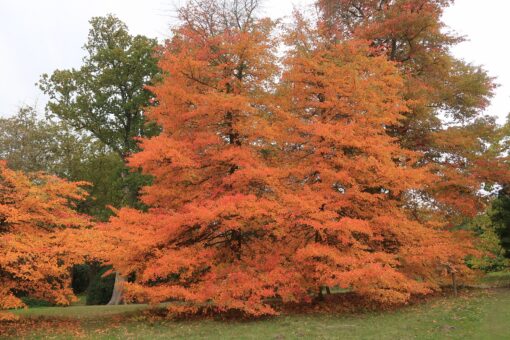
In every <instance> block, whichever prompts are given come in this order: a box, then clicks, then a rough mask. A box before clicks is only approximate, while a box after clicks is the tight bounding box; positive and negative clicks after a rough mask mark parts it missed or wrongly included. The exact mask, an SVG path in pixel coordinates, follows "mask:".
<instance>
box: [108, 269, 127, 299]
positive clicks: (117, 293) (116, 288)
mask: <svg viewBox="0 0 510 340" xmlns="http://www.w3.org/2000/svg"><path fill="white" fill-rule="evenodd" d="M124 282H126V278H125V277H124V276H122V275H120V274H119V273H118V272H115V284H114V285H113V293H112V297H111V299H110V301H109V302H108V305H119V304H120V303H121V302H123V296H122V293H123V292H124Z"/></svg>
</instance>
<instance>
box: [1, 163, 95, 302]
mask: <svg viewBox="0 0 510 340" xmlns="http://www.w3.org/2000/svg"><path fill="white" fill-rule="evenodd" d="M80 185H81V183H71V182H67V181H65V180H62V179H59V178H57V177H55V176H49V175H44V174H32V175H24V174H23V173H21V172H16V171H12V170H10V169H8V168H7V166H6V163H5V162H0V309H10V308H19V307H23V306H24V304H23V302H22V301H21V300H20V298H19V296H20V294H22V295H25V296H27V295H28V296H30V297H34V298H37V299H42V300H46V301H50V302H53V303H56V304H61V305H67V304H69V303H70V302H71V301H72V299H73V298H74V295H73V292H72V290H71V287H70V269H71V266H72V265H73V264H76V263H81V261H82V259H83V257H82V256H83V252H78V251H76V249H78V248H81V247H78V245H79V244H80V240H79V239H76V235H73V234H72V233H70V232H68V229H69V228H80V227H84V226H87V225H89V221H88V219H87V218H86V217H84V216H82V215H80V214H78V213H76V212H75V211H74V207H75V204H76V202H78V201H80V200H82V199H84V198H85V195H86V192H85V191H84V190H82V189H81V188H80Z"/></svg>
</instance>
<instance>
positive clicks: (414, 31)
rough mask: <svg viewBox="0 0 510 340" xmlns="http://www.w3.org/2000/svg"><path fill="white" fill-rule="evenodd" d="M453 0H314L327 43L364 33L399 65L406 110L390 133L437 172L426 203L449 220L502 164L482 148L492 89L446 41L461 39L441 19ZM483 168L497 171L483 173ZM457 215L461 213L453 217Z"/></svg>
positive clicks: (477, 204) (488, 137) (473, 205)
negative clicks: (421, 153) (447, 215)
mask: <svg viewBox="0 0 510 340" xmlns="http://www.w3.org/2000/svg"><path fill="white" fill-rule="evenodd" d="M452 3H453V0H318V1H317V4H318V7H319V9H320V13H321V16H322V33H323V36H325V37H327V38H328V39H329V40H330V41H343V40H346V39H352V38H357V39H365V40H368V41H369V42H370V43H371V46H372V47H374V48H375V49H376V51H377V52H375V53H378V54H383V55H386V56H387V58H388V59H389V60H391V61H394V62H396V63H397V66H398V67H399V69H400V71H401V74H402V76H403V77H404V79H405V87H406V90H405V97H406V98H407V99H408V100H409V102H408V105H409V107H410V111H409V112H407V113H404V116H405V118H404V119H403V120H402V124H399V125H396V126H394V127H393V128H392V129H391V130H389V131H390V132H391V134H392V135H393V136H395V137H397V138H399V140H400V142H401V144H402V146H404V147H405V148H409V149H412V150H417V151H421V152H423V158H422V164H429V165H433V166H434V167H435V171H436V173H437V174H438V175H440V176H441V177H442V179H443V180H442V181H440V182H438V185H433V186H430V188H429V190H428V192H427V196H428V198H427V197H425V196H424V197H422V199H426V200H429V202H430V204H435V205H438V206H439V207H440V208H441V209H443V210H446V209H450V216H449V219H450V220H451V221H452V222H453V223H458V222H460V221H461V220H462V216H463V215H466V214H470V215H474V214H475V213H476V212H477V211H479V210H480V208H481V207H482V205H483V204H482V203H483V202H482V201H481V200H480V197H479V196H478V193H479V189H480V188H481V186H482V185H483V184H489V183H491V182H494V181H498V180H500V177H501V173H502V172H504V171H499V170H501V169H502V168H501V164H500V162H499V161H498V160H497V159H496V158H495V157H493V156H494V155H489V154H487V153H486V152H487V146H488V145H490V144H491V143H494V142H495V141H494V136H495V135H496V134H495V127H496V126H495V123H494V119H493V118H491V117H487V116H485V115H484V112H483V111H484V109H485V108H486V107H487V105H488V104H489V100H490V98H491V96H492V91H493V89H494V86H495V85H494V83H493V79H491V78H490V77H489V76H488V75H487V72H486V71H484V70H483V69H482V68H481V67H477V66H474V65H470V64H467V63H465V62H464V61H462V60H459V59H456V58H455V57H453V56H452V54H451V53H450V47H451V46H454V45H455V44H457V43H459V42H461V41H462V38H460V37H458V36H455V35H453V34H451V33H449V32H448V31H447V29H446V27H445V25H444V23H443V22H442V21H441V15H442V13H443V10H444V8H445V7H447V6H449V5H450V4H452ZM487 168H490V169H495V170H496V171H493V172H490V171H487ZM459 217H460V218H459Z"/></svg>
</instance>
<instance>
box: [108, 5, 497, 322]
mask: <svg viewBox="0 0 510 340" xmlns="http://www.w3.org/2000/svg"><path fill="white" fill-rule="evenodd" d="M256 8H257V1H253V0H252V1H248V0H247V1H222V2H221V1H218V2H216V1H212V2H211V1H190V2H188V4H187V6H185V7H183V8H182V9H181V11H180V18H181V20H182V24H181V26H179V27H177V28H175V30H174V36H173V38H172V39H171V40H170V41H168V43H167V45H166V46H165V48H164V51H163V55H162V59H161V61H160V67H161V69H162V70H163V73H164V79H163V80H162V82H161V83H160V84H158V85H156V86H153V87H151V88H150V89H151V90H152V92H153V93H154V95H155V97H156V98H157V105H156V106H154V107H151V108H149V109H148V111H147V113H146V114H147V116H148V117H149V118H150V119H152V120H154V121H155V122H156V123H157V124H158V125H159V126H161V128H162V133H161V134H160V135H159V136H157V137H152V138H141V140H140V147H141V149H142V151H141V152H139V153H137V154H135V155H133V156H132V157H131V158H130V165H131V166H132V167H133V168H135V169H138V168H141V169H142V170H143V172H144V173H146V174H149V175H151V176H153V178H154V182H153V185H152V186H149V187H145V188H144V189H143V195H142V201H143V203H144V204H145V205H147V206H148V207H150V208H149V209H148V211H146V212H141V211H138V210H135V209H131V208H123V209H121V210H119V211H118V212H117V216H116V217H113V218H112V219H111V220H110V222H109V223H107V224H103V225H101V226H99V229H100V230H101V231H102V232H104V233H105V235H108V243H109V245H110V246H111V250H110V251H108V254H109V257H110V261H111V264H112V265H113V266H114V268H115V270H117V271H119V272H120V273H122V274H123V275H130V274H133V277H135V280H134V282H131V283H127V284H126V286H127V287H126V288H127V290H126V299H128V300H137V301H148V302H151V303H158V302H162V301H168V300H172V299H176V300H181V301H183V303H181V304H172V305H171V307H169V308H170V309H171V310H173V311H176V312H198V311H202V310H212V311H215V312H225V311H232V310H237V311H242V312H244V313H246V314H247V315H253V316H259V315H267V314H274V313H276V312H277V311H276V310H275V308H274V307H273V305H272V303H271V302H274V301H283V302H284V303H286V302H298V303H303V302H309V301H311V299H312V298H313V296H314V295H316V294H317V293H318V292H319V290H320V289H321V287H323V286H328V287H333V286H337V287H341V288H346V289H351V290H353V291H354V293H355V294H357V295H359V296H361V297H363V298H366V299H370V300H372V301H377V302H379V303H382V304H386V305H391V304H398V303H405V302H406V301H408V300H409V299H410V297H411V295H413V294H427V293H431V292H433V291H434V290H438V289H439V288H440V286H441V285H442V284H444V280H445V277H446V275H445V274H446V272H447V271H448V270H455V271H456V272H457V273H458V275H459V277H462V276H463V275H468V274H469V269H468V268H467V267H466V266H465V264H464V258H465V257H466V256H467V255H468V254H473V253H475V251H474V250H473V247H472V244H471V240H470V238H469V235H468V234H467V233H465V232H463V231H460V230H453V229H452V228H451V226H452V224H451V222H450V221H451V218H450V217H451V215H452V214H453V212H455V213H457V212H458V211H459V209H460V207H458V205H456V203H458V202H457V201H455V200H453V198H451V199H450V198H448V197H445V196H444V195H442V194H444V193H445V192H446V191H442V190H446V187H451V186H454V187H455V188H457V186H455V183H457V184H458V189H459V190H460V191H462V190H463V189H462V188H463V187H464V185H465V184H466V183H467V184H466V186H467V187H469V188H470V190H471V191H469V192H470V193H472V194H473V199H477V197H476V195H474V193H473V191H476V190H477V188H479V185H480V181H478V182H473V181H474V179H473V178H474V177H475V176H470V181H471V182H469V181H468V182H466V181H467V180H465V178H464V176H461V175H462V171H459V173H458V174H457V175H455V176H454V175H450V173H451V174H456V172H455V171H457V170H455V169H456V168H455V164H454V163H453V161H451V160H448V159H449V158H448V157H447V156H449V155H450V154H449V153H446V152H443V151H440V150H438V151H437V153H436V154H435V156H431V157H427V154H428V153H429V152H432V151H431V150H432V147H430V149H426V150H420V149H419V148H415V147H410V146H407V145H406V144H405V143H403V136H404V135H403V134H402V133H401V132H398V131H400V129H402V128H404V127H405V124H407V123H408V122H409V120H411V121H412V120H413V119H414V118H413V117H415V115H417V114H418V113H417V112H416V110H417V109H416V106H415V105H416V103H417V102H418V101H417V100H416V99H415V98H409V96H408V95H407V94H409V93H408V90H409V88H412V87H413V86H414V85H412V86H410V84H409V78H406V77H405V76H404V75H402V72H401V69H400V66H401V64H400V63H399V61H397V60H394V59H391V58H388V56H387V55H385V54H384V53H380V48H379V47H378V46H374V44H373V43H372V42H371V41H370V40H369V39H368V40H367V37H351V36H350V37H349V38H342V39H330V37H329V36H328V35H327V34H325V33H324V31H323V29H322V28H321V25H320V24H319V25H316V24H315V23H314V22H311V23H310V22H308V20H307V19H305V18H303V17H301V16H300V15H299V14H298V15H296V18H295V20H294V24H293V25H292V26H291V27H287V28H286V31H285V33H284V34H282V32H281V31H279V30H277V29H276V27H277V26H276V24H275V23H274V22H272V21H271V20H270V19H267V18H258V17H257V16H256V15H255V11H256ZM281 43H286V44H287V48H286V49H285V52H284V56H283V58H282V57H279V55H278V53H277V52H278V51H277V47H278V46H279V45H280V44H281ZM482 77H483V75H482ZM487 91H489V90H487ZM486 94H487V93H482V94H481V95H480V98H482V99H483V98H485V97H484V95H486ZM426 106H427V105H424V107H426ZM481 106H483V104H482V103H481V104H480V107H481ZM430 115H432V116H433V114H432V113H430ZM429 118H430V116H429ZM423 130H424V131H425V130H426V129H425V128H424V129H423ZM396 131H397V132H396ZM438 138H439V137H438ZM438 140H439V139H436V140H435V142H434V143H436V144H434V145H436V146H437V145H438V144H437V143H438V142H437V141H438ZM461 151H462V150H461ZM467 153H468V152H466V153H465V154H467ZM472 153H475V152H474V151H473V152H472ZM440 155H442V158H441V157H440ZM434 157H435V158H434ZM455 157H456V156H455V155H453V156H452V159H456V158H455ZM439 158H441V159H443V160H445V159H446V161H445V162H444V163H441V162H439V161H437V162H433V161H432V160H433V159H436V160H437V159H439ZM463 159H465V158H463ZM426 160H429V161H426ZM480 178H481V176H478V179H480ZM445 181H450V182H448V183H449V184H447V185H446V184H444V183H445ZM452 181H453V182H452ZM438 183H443V184H444V187H443V188H439V187H438ZM475 187H476V188H475ZM461 204H463V205H466V206H467V205H469V204H470V203H462V202H461ZM475 206H476V204H473V205H469V209H471V208H473V209H474V208H475ZM460 210H462V209H460ZM461 213H462V211H461Z"/></svg>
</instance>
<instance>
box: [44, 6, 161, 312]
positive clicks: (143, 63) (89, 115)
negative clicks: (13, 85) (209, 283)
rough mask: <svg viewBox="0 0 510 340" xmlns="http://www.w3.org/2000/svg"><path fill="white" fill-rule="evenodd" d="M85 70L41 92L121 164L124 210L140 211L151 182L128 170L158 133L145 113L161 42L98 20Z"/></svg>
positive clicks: (62, 74)
mask: <svg viewBox="0 0 510 340" xmlns="http://www.w3.org/2000/svg"><path fill="white" fill-rule="evenodd" d="M90 24H91V29H90V31H89V36H88V40H87V42H86V44H85V45H84V50H85V52H86V56H85V57H84V58H83V65H82V66H81V67H80V68H79V69H70V70H56V71H54V72H53V74H51V75H48V74H44V75H42V77H41V79H40V81H39V86H40V88H41V90H42V91H43V92H44V93H45V94H47V95H48V96H49V97H50V100H49V103H48V105H47V109H48V113H49V115H50V116H56V117H58V118H59V119H61V120H62V121H64V122H66V123H67V124H69V125H71V126H72V127H74V128H75V129H77V130H78V131H87V132H89V133H90V134H92V136H94V137H95V138H97V139H98V140H99V141H100V142H102V143H103V144H104V145H105V146H106V147H108V148H109V149H111V150H112V151H113V152H114V153H115V154H116V155H117V157H118V158H119V159H120V160H121V162H122V166H123V169H122V171H121V172H120V176H119V177H118V179H119V180H120V182H121V186H122V191H121V193H122V194H121V198H122V199H121V205H123V206H132V207H136V206H137V196H138V195H137V194H138V189H139V187H140V186H141V184H143V183H145V181H146V180H145V179H144V178H143V177H142V176H141V175H140V174H139V173H136V172H129V170H128V169H127V167H125V166H124V164H125V162H126V159H127V158H128V157H129V155H130V154H132V153H133V152H134V151H137V138H140V137H148V136H152V135H155V134H157V133H158V127H157V126H155V125H154V124H148V123H147V121H146V118H145V115H144V108H146V107H147V106H150V105H151V104H152V95H151V93H150V91H149V90H147V88H146V86H148V85H152V84H153V83H154V82H155V81H156V80H157V78H158V76H159V74H160V70H159V68H158V64H157V63H158V49H157V41H156V40H155V39H150V38H147V37H145V36H142V35H131V34H130V33H129V31H128V28H127V26H126V25H125V24H124V23H123V22H122V21H121V20H119V19H118V18H116V17H115V16H113V15H108V16H106V17H94V18H92V19H91V20H90ZM122 280H123V278H121V277H119V276H118V275H117V277H116V284H115V289H114V294H113V296H112V299H111V301H110V303H111V304H118V303H120V301H121V300H122V295H121V286H122Z"/></svg>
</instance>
